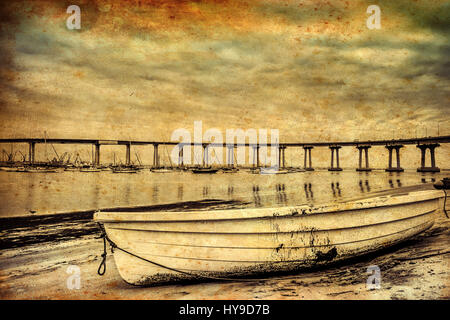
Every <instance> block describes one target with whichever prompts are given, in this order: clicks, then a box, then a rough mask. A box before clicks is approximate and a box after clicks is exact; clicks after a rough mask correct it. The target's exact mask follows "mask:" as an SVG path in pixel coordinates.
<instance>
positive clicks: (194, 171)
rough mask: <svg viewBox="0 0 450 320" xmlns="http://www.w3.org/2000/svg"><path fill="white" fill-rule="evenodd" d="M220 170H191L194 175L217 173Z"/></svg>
mask: <svg viewBox="0 0 450 320" xmlns="http://www.w3.org/2000/svg"><path fill="white" fill-rule="evenodd" d="M217 171H219V169H214V168H195V169H191V172H192V173H216V172H217Z"/></svg>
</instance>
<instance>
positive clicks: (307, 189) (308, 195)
mask: <svg viewBox="0 0 450 320" xmlns="http://www.w3.org/2000/svg"><path fill="white" fill-rule="evenodd" d="M304 187H305V195H306V199H307V200H313V199H314V193H313V192H312V189H311V183H305V186H304Z"/></svg>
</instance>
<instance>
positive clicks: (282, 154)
mask: <svg viewBox="0 0 450 320" xmlns="http://www.w3.org/2000/svg"><path fill="white" fill-rule="evenodd" d="M285 150H286V146H279V147H278V166H279V167H280V168H284V167H285V166H286V161H285V159H286V157H285V155H286V154H285Z"/></svg>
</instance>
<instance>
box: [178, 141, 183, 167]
mask: <svg viewBox="0 0 450 320" xmlns="http://www.w3.org/2000/svg"><path fill="white" fill-rule="evenodd" d="M183 147H184V146H183V145H180V147H179V150H178V166H179V167H183V165H184V157H183Z"/></svg>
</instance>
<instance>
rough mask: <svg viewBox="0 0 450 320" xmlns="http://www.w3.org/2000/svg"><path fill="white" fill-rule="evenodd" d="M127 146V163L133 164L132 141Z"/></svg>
mask: <svg viewBox="0 0 450 320" xmlns="http://www.w3.org/2000/svg"><path fill="white" fill-rule="evenodd" d="M125 146H126V147H127V149H126V155H125V164H126V165H127V166H129V165H130V164H131V143H128V144H126V145H125Z"/></svg>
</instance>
